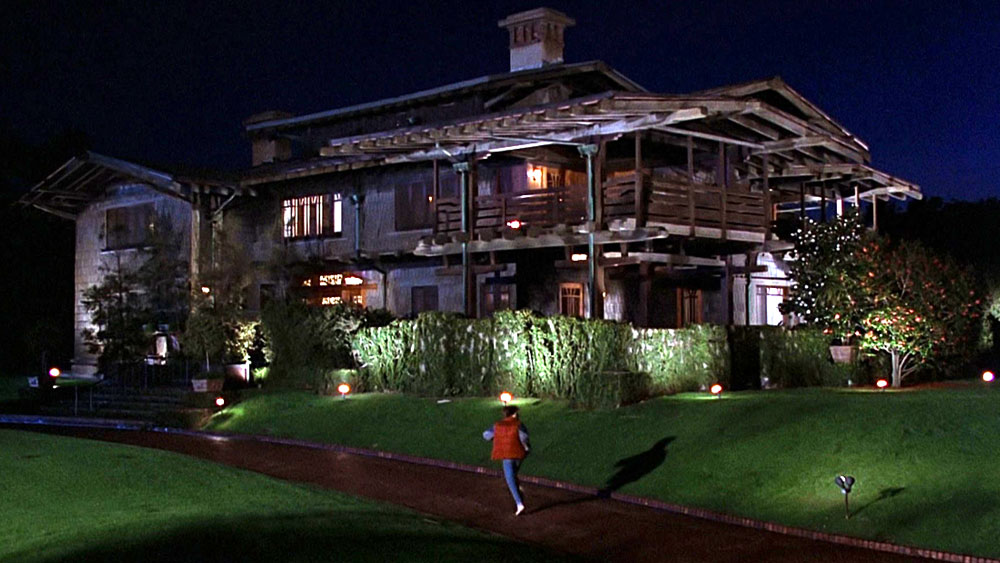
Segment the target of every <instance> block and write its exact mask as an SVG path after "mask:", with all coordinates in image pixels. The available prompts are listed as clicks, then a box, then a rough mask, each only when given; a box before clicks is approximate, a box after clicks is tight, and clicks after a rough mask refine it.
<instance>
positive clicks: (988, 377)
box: [983, 370, 996, 383]
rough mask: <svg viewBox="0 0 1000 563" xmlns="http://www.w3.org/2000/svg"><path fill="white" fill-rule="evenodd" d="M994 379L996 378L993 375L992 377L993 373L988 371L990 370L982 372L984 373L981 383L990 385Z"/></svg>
mask: <svg viewBox="0 0 1000 563" xmlns="http://www.w3.org/2000/svg"><path fill="white" fill-rule="evenodd" d="M995 377H996V376H994V375H993V372H992V371H990V370H986V371H984V372H983V381H985V382H986V383H991V382H993V379H994V378H995Z"/></svg>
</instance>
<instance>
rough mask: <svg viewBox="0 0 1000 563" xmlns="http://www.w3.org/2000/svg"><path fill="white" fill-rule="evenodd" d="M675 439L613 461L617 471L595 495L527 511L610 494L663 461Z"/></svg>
mask: <svg viewBox="0 0 1000 563" xmlns="http://www.w3.org/2000/svg"><path fill="white" fill-rule="evenodd" d="M674 440H675V437H674V436H669V437H667V438H664V439H662V440H660V441H659V442H657V443H655V444H653V447H651V448H649V449H648V450H646V451H644V452H642V453H640V454H636V455H634V456H630V457H626V458H624V459H620V460H618V461H617V462H615V467H617V468H618V471H616V472H615V474H614V475H612V476H611V477H609V478H608V480H607V482H606V483H605V485H604V487H602V488H601V489H599V490H598V491H597V495H596V496H593V495H585V496H579V497H577V498H573V499H569V500H561V501H557V502H553V503H549V504H545V505H542V506H539V507H538V508H536V509H534V510H530V511H529V512H532V513H534V512H541V511H543V510H548V509H550V508H555V507H557V506H565V505H570V504H580V503H584V502H590V501H593V500H597V499H601V498H607V497H609V496H611V493H613V492H615V491H617V490H618V489H620V488H622V487H624V486H625V485H627V484H629V483H633V482H635V481H638V480H639V479H641V478H643V477H644V476H646V475H648V474H649V473H650V472H652V471H653V470H654V469H656V468H657V467H659V466H660V465H662V464H663V461H664V460H666V459H667V446H668V445H669V444H670V442H673V441H674Z"/></svg>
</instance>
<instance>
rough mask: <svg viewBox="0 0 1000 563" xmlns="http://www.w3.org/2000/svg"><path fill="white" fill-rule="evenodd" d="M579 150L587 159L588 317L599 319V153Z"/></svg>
mask: <svg viewBox="0 0 1000 563" xmlns="http://www.w3.org/2000/svg"><path fill="white" fill-rule="evenodd" d="M577 149H578V150H579V151H580V155H581V156H583V157H584V158H586V159H587V296H588V299H589V301H588V305H589V306H588V314H587V317H588V318H591V319H597V318H600V317H603V316H604V315H603V314H602V312H603V310H604V307H603V304H601V302H600V295H599V294H598V291H597V260H598V256H597V247H596V245H595V244H594V233H595V231H597V230H598V228H599V226H598V224H597V202H598V193H597V192H598V191H599V190H598V187H597V177H596V174H595V170H594V156H595V155H596V154H597V152H598V147H597V145H581V146H578V147H577Z"/></svg>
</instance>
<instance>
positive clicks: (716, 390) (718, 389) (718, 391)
mask: <svg viewBox="0 0 1000 563" xmlns="http://www.w3.org/2000/svg"><path fill="white" fill-rule="evenodd" d="M708 390H709V391H710V392H711V393H712V394H713V395H715V396H716V397H718V398H720V399H721V398H722V385H719V384H718V383H716V384H715V385H713V386H711V387H709V388H708Z"/></svg>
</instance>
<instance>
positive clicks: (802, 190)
mask: <svg viewBox="0 0 1000 563" xmlns="http://www.w3.org/2000/svg"><path fill="white" fill-rule="evenodd" d="M799 221H801V223H802V230H803V231H804V230H806V183H805V182H802V183H801V184H799Z"/></svg>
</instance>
